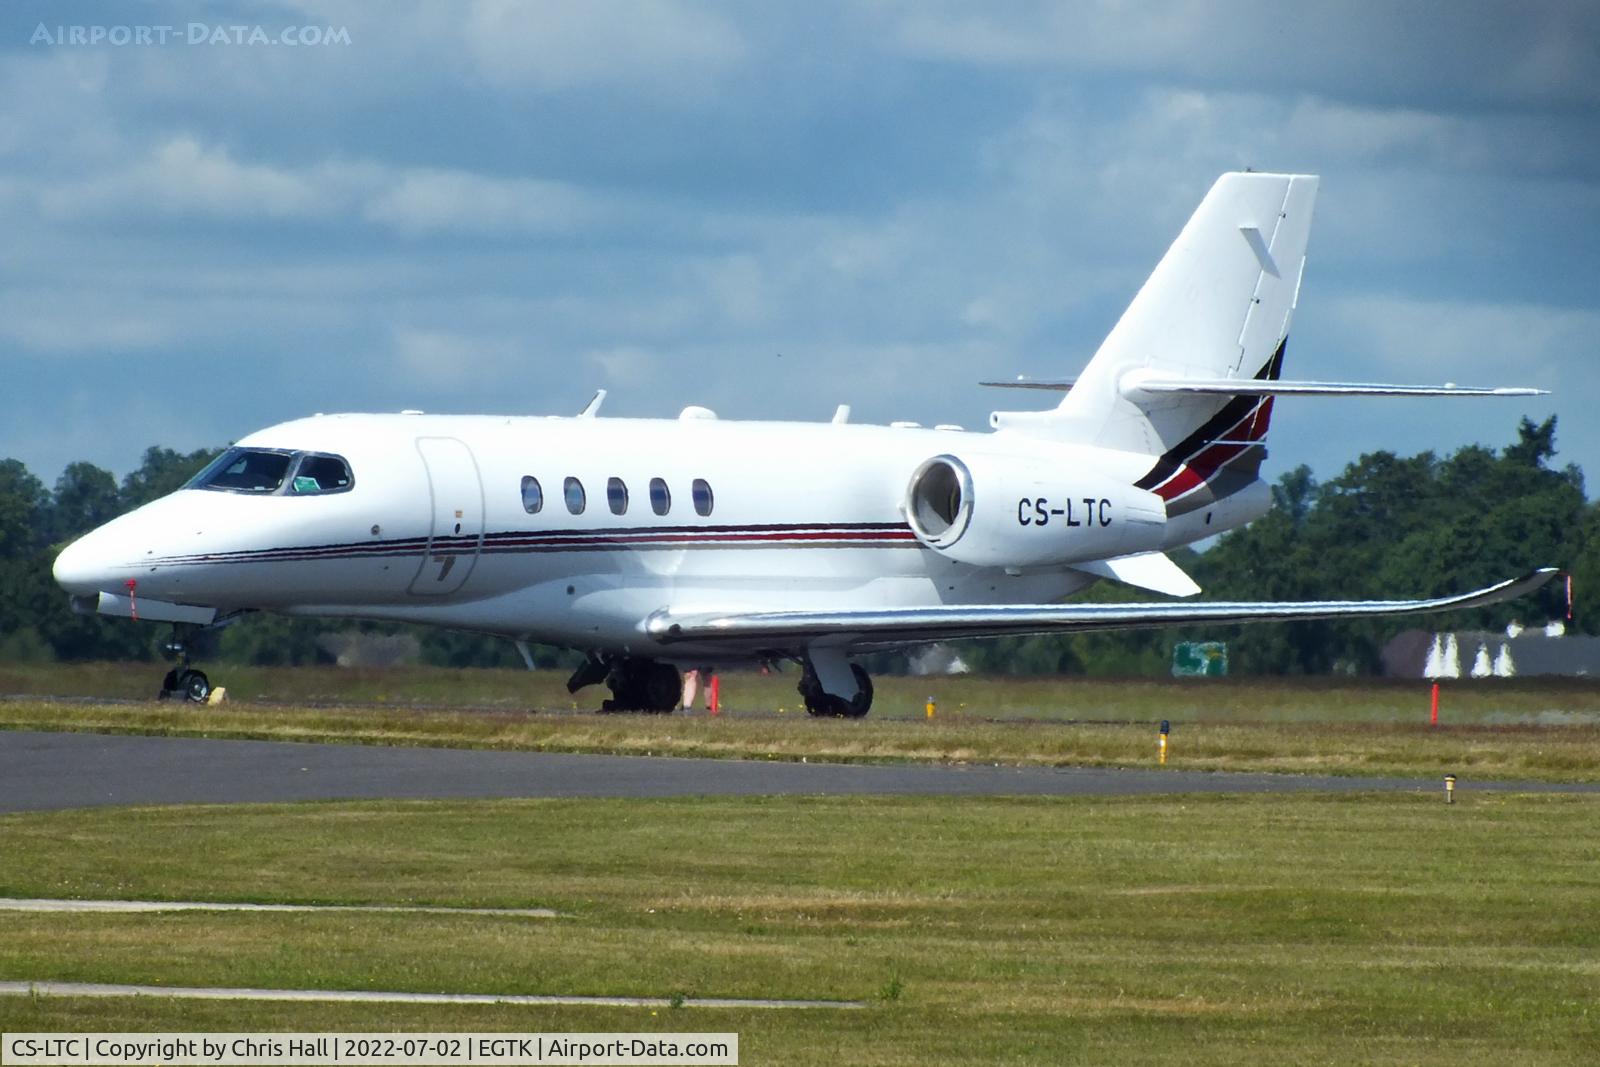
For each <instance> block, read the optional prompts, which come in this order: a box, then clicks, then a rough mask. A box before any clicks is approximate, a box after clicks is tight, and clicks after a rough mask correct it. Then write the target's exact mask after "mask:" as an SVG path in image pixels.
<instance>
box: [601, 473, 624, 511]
mask: <svg viewBox="0 0 1600 1067" xmlns="http://www.w3.org/2000/svg"><path fill="white" fill-rule="evenodd" d="M606 503H607V504H609V505H611V514H613V515H625V514H627V512H628V485H627V483H626V482H624V481H623V480H622V479H621V478H608V479H607V480H606Z"/></svg>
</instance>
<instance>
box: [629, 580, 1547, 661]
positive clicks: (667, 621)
mask: <svg viewBox="0 0 1600 1067" xmlns="http://www.w3.org/2000/svg"><path fill="white" fill-rule="evenodd" d="M1556 573H1557V572H1556V569H1555V568H1554V567H1543V568H1540V569H1539V570H1536V571H1534V572H1532V573H1531V574H1527V575H1524V576H1523V577H1521V578H1512V579H1510V580H1508V581H1504V582H1500V583H1498V584H1495V585H1491V586H1488V587H1486V588H1483V589H1477V590H1474V591H1472V592H1470V593H1458V594H1456V595H1454V596H1446V597H1435V598H1433V599H1431V600H1311V601H1285V602H1270V601H1269V602H1226V601H1219V602H1214V603H1209V604H1205V603H1202V604H1196V603H1192V602H1185V603H1171V604H1005V605H962V606H953V607H926V608H885V609H883V610H880V611H761V612H742V613H738V612H730V613H720V614H719V613H695V614H681V615H680V614H675V613H673V612H672V611H671V610H670V609H662V610H661V611H657V612H655V613H653V614H652V615H650V616H649V617H648V618H646V619H645V620H644V622H643V623H642V625H641V628H642V629H643V630H644V632H645V633H647V634H649V635H650V636H651V637H654V638H655V639H656V640H658V641H660V642H662V643H663V644H675V643H691V642H692V643H696V644H702V643H706V644H724V645H740V646H747V647H785V646H792V645H797V644H806V643H809V642H811V641H817V640H824V639H831V642H830V643H834V642H837V643H840V644H843V645H847V646H851V647H868V646H870V647H883V646H886V645H896V644H915V643H918V642H924V641H944V640H950V639H954V638H962V637H1001V636H1005V635H1009V634H1041V633H1081V632H1084V631H1089V630H1125V629H1135V628H1138V627H1143V626H1175V625H1181V624H1184V623H1196V622H1206V623H1215V624H1218V625H1222V624H1235V623H1247V622H1293V621H1300V620H1307V619H1347V618H1371V617H1374V616H1385V615H1411V614H1420V613H1425V612H1433V611H1451V610H1460V609H1465V608H1477V607H1483V606H1484V605H1487V604H1498V603H1500V602H1502V601H1506V600H1515V599H1516V598H1517V597H1520V596H1525V595H1526V594H1528V593H1531V592H1533V591H1534V590H1536V589H1539V588H1540V587H1542V586H1543V585H1544V584H1545V583H1547V582H1549V581H1550V579H1552V578H1554V577H1555V576H1556Z"/></svg>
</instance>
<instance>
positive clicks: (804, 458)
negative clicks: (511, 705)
mask: <svg viewBox="0 0 1600 1067" xmlns="http://www.w3.org/2000/svg"><path fill="white" fill-rule="evenodd" d="M238 447H241V448H249V447H259V448H263V449H282V450H293V451H297V452H301V451H304V452H321V453H331V454H336V455H338V456H341V457H343V458H344V459H346V460H347V461H348V463H349V467H350V471H351V473H352V475H353V485H352V486H351V487H350V488H349V489H348V491H342V492H337V493H330V494H327V495H315V496H306V497H295V496H292V495H283V494H274V495H252V494H248V493H240V492H230V491H222V490H215V489H185V490H180V491H179V492H176V493H173V494H171V495H170V496H167V497H165V498H163V499H161V500H158V501H156V502H154V503H152V504H149V505H147V506H145V507H143V508H140V509H139V510H137V511H135V512H132V513H130V514H129V515H126V516H123V517H122V518H120V519H117V520H115V521H114V522H112V523H110V524H108V525H106V526H104V527H102V528H100V529H99V530H97V531H95V532H93V533H91V534H90V535H88V536H86V537H85V538H83V539H81V540H80V541H78V542H76V543H74V544H73V545H72V546H71V547H69V548H68V549H67V550H66V551H65V552H64V553H63V554H62V556H61V559H60V561H59V562H58V563H57V568H56V573H57V576H58V579H59V580H60V581H61V582H62V584H63V585H65V586H66V587H67V588H68V589H69V591H71V592H73V593H75V594H78V595H80V596H88V595H92V594H98V593H113V594H116V593H123V592H128V593H131V594H132V596H133V598H134V599H135V600H137V599H138V598H146V599H147V600H149V601H158V602H170V603H173V604H182V605H204V606H206V607H209V608H215V609H217V611H218V612H219V614H222V615H226V614H228V613H230V612H233V611H239V610H248V609H261V610H267V611H276V612H282V613H286V614H295V615H317V616H338V617H350V618H362V619H377V620H391V621H400V622H416V623H426V624H431V625H437V626H445V627H453V628H459V629H466V630H476V631H482V632H487V633H495V634H503V635H506V636H508V637H513V638H519V639H530V640H534V641H540V642H548V643H552V644H560V645H568V646H573V647H578V648H586V649H597V650H606V651H610V652H619V653H626V654H634V655H659V656H660V657H661V658H664V659H668V660H672V661H676V662H681V663H688V662H704V661H713V660H716V659H721V658H727V657H726V656H725V655H724V652H725V650H720V649H717V648H710V647H706V648H697V647H694V646H692V645H691V646H684V645H681V644H678V645H673V646H671V647H670V649H668V648H661V647H658V646H656V645H655V643H654V642H653V640H652V639H651V638H649V637H648V636H647V635H645V634H644V632H643V630H642V628H641V625H640V624H641V620H643V619H644V618H645V617H647V616H648V615H650V614H651V613H652V612H655V611H657V610H660V609H662V608H664V607H668V606H670V607H671V608H672V609H673V610H674V611H675V612H697V611H706V612H729V611H774V610H847V609H880V608H884V607H926V606H933V605H950V604H1024V603H1028V604H1038V603H1047V602H1052V601H1057V600H1060V599H1061V598H1063V597H1066V596H1068V595H1070V594H1072V593H1074V592H1076V591H1078V590H1080V589H1082V588H1083V587H1085V586H1087V585H1089V584H1090V583H1092V582H1093V581H1095V580H1096V579H1095V577H1094V576H1093V575H1091V574H1086V573H1084V572H1083V571H1080V570H1076V569H1073V568H1072V567H1070V566H1064V565H1055V566H1043V567H1003V566H974V565H970V564H965V563H961V562H957V561H955V560H953V559H951V558H948V557H947V556H945V555H944V554H942V553H941V552H940V551H938V550H937V549H935V548H931V547H928V546H927V545H925V544H924V543H923V542H922V541H920V540H919V539H918V537H917V535H916V534H915V533H913V531H912V529H911V527H910V526H909V525H908V524H907V521H906V516H905V513H904V505H905V500H906V491H907V483H908V479H910V478H911V476H912V474H913V472H915V471H916V470H917V468H918V466H919V465H920V464H922V463H923V462H924V461H926V460H928V459H929V457H932V456H938V455H941V454H946V453H959V454H960V455H961V456H962V457H964V458H968V459H969V460H970V459H973V458H976V459H980V460H983V461H984V462H986V463H987V464H989V466H990V467H994V466H996V465H1001V466H1005V465H1015V466H1018V467H1027V468H1028V469H1030V470H1033V471H1048V472H1050V474H1049V475H1048V477H1047V480H1048V481H1049V482H1050V490H1049V492H1050V494H1051V496H1052V497H1053V498H1055V499H1056V500H1059V501H1061V502H1065V503H1069V504H1070V502H1071V501H1073V500H1075V499H1081V498H1083V497H1084V496H1085V493H1084V492H1080V491H1079V488H1080V485H1089V484H1090V483H1092V484H1094V485H1097V486H1098V485H1104V484H1108V483H1114V484H1117V485H1128V484H1130V483H1131V482H1132V481H1133V480H1135V479H1137V478H1138V477H1139V476H1140V475H1142V474H1144V473H1145V472H1146V471H1147V470H1148V469H1149V465H1150V458H1149V457H1148V456H1140V455H1135V454H1130V453H1123V452H1117V451H1112V450H1106V449H1099V448H1091V447H1085V446H1079V445H1069V444H1062V443H1059V442H1053V441H1049V440H1043V439H1039V438H1035V437H1030V436H1027V435H1024V434H1020V433H1015V432H1006V431H1002V432H999V433H981V434H978V433H965V432H961V431H956V430H926V429H919V428H902V427H887V426H871V425H852V424H838V423H815V424H812V423H774V422H723V421H719V420H716V419H714V418H683V419H676V420H660V419H609V418H608V419H598V418H538V417H512V418H507V417H496V416H432V415H331V416H318V417H315V418H309V419H302V420H298V421H294V422H289V423H284V424H281V425H278V426H274V427H271V428H269V429H266V430H262V431H260V432H258V433H254V434H251V435H250V436H248V437H246V438H244V439H243V440H241V441H240V442H239V445H238ZM529 477H531V478H534V479H537V481H538V484H539V489H540V491H541V495H542V506H541V507H540V508H539V510H538V511H537V512H534V513H530V512H529V511H528V510H527V508H526V507H525V505H524V500H525V496H524V492H523V481H524V479H525V478H529ZM569 478H576V479H578V481H579V482H581V484H582V487H583V490H584V494H585V497H586V501H585V506H584V508H583V510H582V512H581V513H579V514H574V513H572V511H571V510H570V509H569V507H568V505H567V502H566V499H565V493H564V484H565V482H566V480H567V479H569ZM612 479H620V481H621V484H622V485H623V486H624V487H625V489H626V494H627V501H626V508H625V510H624V511H622V513H620V514H618V513H616V511H615V510H614V509H613V507H612V495H613V494H612V493H611V492H608V486H609V485H610V483H611V480H612ZM653 479H660V480H662V481H663V482H664V483H665V486H666V488H667V490H668V492H669V494H670V506H668V507H667V508H666V510H665V514H657V513H656V512H657V508H658V507H659V506H660V505H661V504H662V503H663V501H662V500H661V499H660V496H659V494H653V493H652V486H651V482H652V480H653ZM697 480H699V481H703V482H704V484H705V485H706V486H707V487H709V490H710V493H709V498H710V508H709V514H700V513H699V512H700V510H702V509H697V507H696V503H697V501H696V494H695V491H694V484H695V482H696V481H697ZM984 492H985V487H984V486H981V485H980V486H978V487H977V488H976V490H975V495H977V496H979V497H981V495H982V494H983V493H984ZM1042 495H1043V492H1042V490H1035V491H1032V492H1030V495H1029V496H1027V497H1026V499H1027V501H1028V502H1029V503H1028V505H1027V506H1026V507H1023V506H1022V505H1021V502H1020V501H1010V500H1007V501H1006V507H1007V508H1008V509H1010V510H1013V511H1016V512H1017V516H1018V517H1017V522H1018V525H1019V529H1020V530H1021V531H1022V534H1021V535H1023V536H1033V537H1052V538H1064V539H1067V540H1064V541H1062V542H1061V543H1063V544H1068V543H1070V539H1071V538H1072V537H1073V536H1083V535H1085V532H1084V531H1082V530H1081V529H1080V528H1079V527H1078V526H1077V522H1078V520H1076V519H1074V520H1073V523H1074V525H1073V527H1071V528H1069V527H1067V526H1066V522H1067V518H1066V516H1064V515H1059V514H1058V515H1057V516H1056V521H1055V523H1054V526H1053V527H1052V526H1049V525H1036V524H1038V522H1039V520H1038V516H1037V515H1036V514H1035V511H1036V507H1035V504H1036V498H1037V497H1039V496H1042ZM1089 496H1090V497H1091V498H1094V496H1095V495H1094V494H1089ZM653 497H654V498H655V499H652V498H653ZM701 502H702V503H703V500H702V501H701ZM1102 510H1104V505H1102ZM1260 511H1261V508H1260V506H1259V496H1258V495H1251V496H1250V501H1249V503H1248V506H1241V505H1240V504H1238V503H1236V504H1233V505H1232V506H1228V504H1227V502H1221V503H1219V505H1218V507H1216V508H1213V509H1208V510H1206V511H1204V512H1194V513H1191V514H1187V515H1183V516H1181V517H1179V518H1177V519H1174V520H1172V521H1171V522H1169V523H1168V525H1167V527H1166V529H1165V536H1164V541H1163V547H1171V546H1173V545H1177V544H1182V543H1187V542H1190V541H1193V540H1198V539H1200V538H1202V537H1207V536H1211V535H1214V534H1216V533H1219V532H1221V531H1222V530H1224V529H1227V528H1228V527H1229V526H1232V525H1239V524H1240V523H1242V522H1244V521H1248V519H1250V518H1253V517H1255V515H1257V514H1259V513H1260ZM1080 512H1081V506H1080ZM1044 513H1045V514H1048V509H1046V510H1045V512H1044ZM1069 513H1070V512H1069ZM1024 524H1025V525H1024ZM1096 532H1097V533H1098V535H1099V536H1100V537H1101V538H1102V540H1103V539H1104V538H1106V537H1107V536H1111V537H1112V538H1113V542H1112V544H1113V547H1112V549H1111V550H1110V551H1103V550H1102V551H1099V552H1097V556H1115V555H1117V554H1118V552H1117V551H1116V550H1115V547H1114V538H1115V537H1116V536H1117V535H1118V530H1117V527H1115V526H1112V527H1110V528H1109V530H1108V529H1107V528H1105V527H1102V528H1100V529H1099V530H1098V531H1096ZM1102 547H1103V546H1102ZM129 581H132V582H133V583H134V585H133V586H132V587H131V588H127V583H128V582H129Z"/></svg>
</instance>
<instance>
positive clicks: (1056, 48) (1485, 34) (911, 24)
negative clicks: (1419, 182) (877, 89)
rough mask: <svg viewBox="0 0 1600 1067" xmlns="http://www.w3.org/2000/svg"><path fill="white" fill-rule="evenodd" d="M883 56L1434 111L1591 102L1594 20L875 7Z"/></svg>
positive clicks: (1539, 2) (1028, 6)
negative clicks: (1429, 103)
mask: <svg viewBox="0 0 1600 1067" xmlns="http://www.w3.org/2000/svg"><path fill="white" fill-rule="evenodd" d="M882 10H883V16H882V17H883V18H884V20H885V21H886V22H887V23H888V27H887V33H886V39H887V41H888V42H889V44H890V47H892V48H895V49H898V50H900V51H902V52H904V53H906V54H909V55H912V56H917V57H923V58H934V59H940V60H945V61H956V62H963V63H971V64H978V65H982V66H988V67H999V68H1011V69H1018V68H1027V67H1040V68H1047V69H1051V70H1056V71H1060V72H1080V73H1105V72H1114V73H1125V74H1134V75H1138V76H1142V77H1146V78H1149V79H1152V80H1154V81H1157V82H1160V83H1165V84H1168V85H1198V86H1212V87H1233V88H1236V89H1242V88H1255V89H1259V90H1265V91H1280V92H1281V91H1285V90H1288V91H1299V92H1307V93H1312V94H1318V95H1326V96H1334V97H1340V98H1344V99H1361V100H1382V101H1385V102H1393V101H1395V100H1398V99H1403V98H1406V97H1408V96H1409V97H1415V96H1417V95H1419V94H1420V95H1426V96H1429V97H1431V98H1432V99H1434V100H1436V101H1438V102H1439V103H1440V104H1442V105H1449V106H1456V105H1459V104H1462V103H1474V102H1475V103H1479V104H1491V105H1498V104H1528V103H1554V104H1590V105H1592V104H1594V103H1595V102H1597V101H1600V52H1597V50H1596V49H1595V48H1594V47H1593V43H1594V41H1595V39H1596V36H1597V34H1600V9H1596V8H1595V7H1594V6H1593V5H1584V4H1574V3H1568V2H1563V0H1528V2H1525V3H1521V4H1517V5H1515V6H1508V5H1506V4H1504V3H1500V2H1498V0H1456V2H1454V3H1452V4H1450V5H1449V6H1448V8H1447V9H1441V8H1439V7H1436V6H1432V5H1421V4H1393V3H1388V2H1386V0H1347V2H1345V3H1340V4H1327V5H1300V6H1298V7H1295V8H1294V9H1292V10H1290V9H1286V8H1284V7H1283V6H1282V5H1281V4H1277V3H1274V2H1272V0H1145V2H1139V0H1135V2H1132V3H1128V2H1122V0H1099V2H1090V3H1076V4H1060V3H1052V2H1048V0H1042V2H1031V3H1030V2H1023V3H1009V4H1004V5H994V6H990V7H989V8H986V9H983V10H981V11H976V10H975V9H974V8H973V7H972V6H971V5H968V4H959V3H938V2H929V0H903V2H900V3H894V4H886V5H884V6H883V9H882Z"/></svg>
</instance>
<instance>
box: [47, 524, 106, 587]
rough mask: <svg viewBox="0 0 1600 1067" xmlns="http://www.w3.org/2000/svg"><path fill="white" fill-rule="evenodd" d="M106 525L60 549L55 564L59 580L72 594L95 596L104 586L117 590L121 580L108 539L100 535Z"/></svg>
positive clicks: (57, 582) (58, 583)
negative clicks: (108, 552) (116, 572)
mask: <svg viewBox="0 0 1600 1067" xmlns="http://www.w3.org/2000/svg"><path fill="white" fill-rule="evenodd" d="M104 530H105V527H104V526H102V527H101V528H100V529H99V530H95V531H93V532H91V533H88V534H85V535H84V536H82V537H80V538H78V539H77V540H76V541H74V542H72V544H70V545H68V546H67V547H66V548H63V549H62V550H61V555H59V556H57V557H56V563H55V566H54V567H53V568H52V573H54V575H55V578H56V584H57V585H59V586H61V588H63V589H65V590H66V591H67V592H69V593H71V594H72V595H73V596H92V595H93V594H95V593H98V592H100V591H101V590H102V589H103V590H106V591H107V592H115V591H117V587H118V586H119V585H121V584H122V580H121V579H119V578H118V577H117V575H115V574H114V573H113V570H114V568H113V566H112V560H111V559H110V558H109V557H108V555H107V552H106V549H107V548H108V547H109V546H108V545H107V544H106V539H105V538H104V537H103V536H101V534H102V533H103V531H104Z"/></svg>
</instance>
